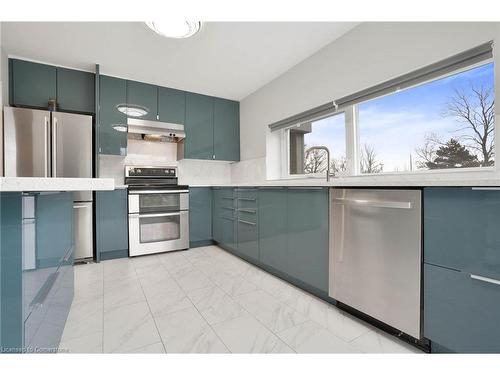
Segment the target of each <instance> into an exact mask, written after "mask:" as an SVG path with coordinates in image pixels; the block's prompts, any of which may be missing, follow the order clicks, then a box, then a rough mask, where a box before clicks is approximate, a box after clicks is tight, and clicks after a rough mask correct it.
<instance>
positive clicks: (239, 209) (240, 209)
mask: <svg viewBox="0 0 500 375" xmlns="http://www.w3.org/2000/svg"><path fill="white" fill-rule="evenodd" d="M237 211H239V212H248V213H249V214H256V213H257V211H256V210H249V209H248V208H238V210H237Z"/></svg>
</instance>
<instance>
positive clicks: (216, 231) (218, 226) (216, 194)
mask: <svg viewBox="0 0 500 375" xmlns="http://www.w3.org/2000/svg"><path fill="white" fill-rule="evenodd" d="M223 194H224V189H222V188H218V187H215V188H212V238H213V240H214V241H215V242H217V243H221V242H222V195H223Z"/></svg>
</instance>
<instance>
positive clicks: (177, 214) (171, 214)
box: [128, 212, 182, 218]
mask: <svg viewBox="0 0 500 375" xmlns="http://www.w3.org/2000/svg"><path fill="white" fill-rule="evenodd" d="M181 214H182V212H169V213H162V214H128V216H129V217H138V218H145V217H165V216H180V215H181Z"/></svg>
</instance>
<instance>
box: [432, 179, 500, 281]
mask: <svg viewBox="0 0 500 375" xmlns="http://www.w3.org/2000/svg"><path fill="white" fill-rule="evenodd" d="M486 189H487V188H486ZM499 227H500V190H491V189H487V190H484V189H480V188H427V189H425V190H424V260H425V262H426V263H431V264H435V265H440V266H444V267H447V268H453V269H457V270H461V271H466V272H470V273H473V274H479V275H483V276H487V277H492V278H500V250H499V249H500V231H499V230H498V228H499Z"/></svg>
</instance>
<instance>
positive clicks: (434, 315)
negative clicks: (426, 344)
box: [424, 264, 500, 353]
mask: <svg viewBox="0 0 500 375" xmlns="http://www.w3.org/2000/svg"><path fill="white" fill-rule="evenodd" d="M424 288H425V289H424V335H425V337H427V338H428V339H430V340H432V341H433V342H435V343H437V344H439V346H442V347H444V348H446V349H448V350H449V351H452V352H459V353H500V325H499V324H498V317H499V316H500V285H498V284H494V283H491V282H485V281H483V280H478V279H474V278H471V275H470V274H469V273H467V272H461V271H457V270H452V269H448V268H444V267H439V266H435V265H431V264H425V265H424ZM440 350H442V349H440Z"/></svg>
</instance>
